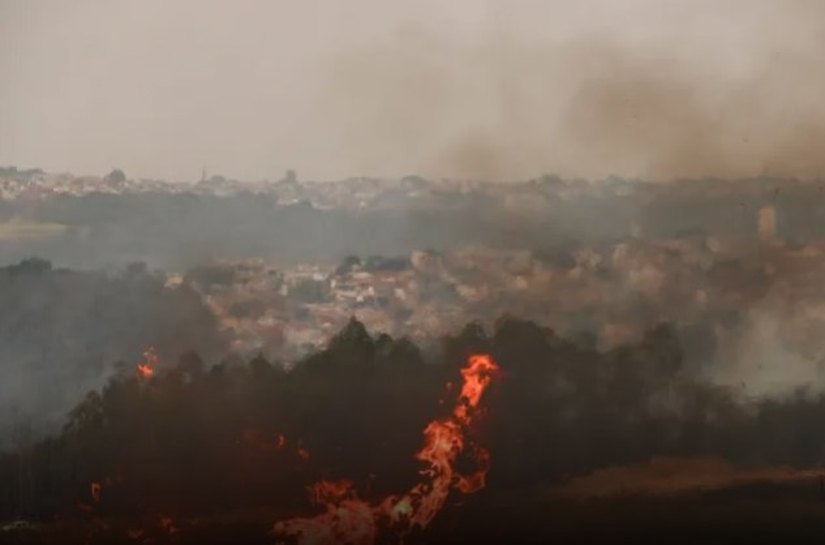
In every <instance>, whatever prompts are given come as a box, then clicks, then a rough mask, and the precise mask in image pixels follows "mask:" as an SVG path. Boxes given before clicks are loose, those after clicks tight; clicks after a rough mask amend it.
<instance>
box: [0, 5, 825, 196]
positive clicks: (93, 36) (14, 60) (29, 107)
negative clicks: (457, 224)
mask: <svg viewBox="0 0 825 545" xmlns="http://www.w3.org/2000/svg"><path fill="white" fill-rule="evenodd" d="M821 5H822V3H819V2H816V1H813V0H811V1H805V0H799V1H785V0H775V1H769V0H727V1H726V0H715V1H710V0H692V1H691V0H623V1H618V0H589V1H587V0H584V1H573V0H570V1H566V2H561V1H550V0H547V1H539V0H484V1H482V0H478V1H472V0H454V1H445V0H442V1H434V0H421V1H416V2H412V1H408V2H402V1H388V0H348V1H334V0H303V1H300V2H299V1H293V2H287V1H279V0H271V1H263V0H232V1H229V0H226V1H213V0H141V1H125V0H74V1H71V2H70V1H66V0H0V74H2V79H0V165H2V164H7V165H8V164H15V165H18V166H24V167H34V166H39V167H43V168H46V169H48V170H55V171H72V172H75V173H78V174H81V173H93V174H102V173H105V172H106V171H108V170H109V169H110V168H112V167H114V166H118V167H121V168H123V169H124V170H125V171H126V172H127V174H130V175H132V176H137V177H158V178H167V179H172V180H192V179H195V178H197V177H199V175H200V170H201V168H202V167H204V166H205V167H207V169H208V170H209V172H212V173H221V174H224V175H227V176H231V177H236V178H241V179H261V178H270V179H277V178H278V177H280V176H281V174H282V173H283V171H284V170H285V169H287V168H294V169H297V170H298V172H299V175H300V176H301V177H302V178H339V177H345V176H350V175H361V174H368V175H381V176H384V175H387V176H393V175H404V174H409V173H414V172H416V173H421V174H425V175H431V176H442V175H443V176H478V177H485V178H491V179H513V178H520V177H529V176H533V175H537V174H540V173H542V172H557V173H561V174H564V175H570V176H575V175H581V176H590V177H595V176H604V175H607V174H611V173H615V174H621V175H630V176H634V175H642V176H652V177H655V178H661V179H666V178H669V177H673V176H680V175H686V176H700V175H704V174H715V175H722V176H735V175H750V174H759V173H763V172H767V173H772V174H788V175H800V176H814V175H820V174H821V173H823V171H825V153H823V151H825V150H823V149H822V144H821V142H823V141H825V139H823V136H825V107H823V104H822V100H823V99H822V97H823V96H825V83H824V81H825V80H824V79H823V77H822V76H821V75H820V74H819V72H821V69H820V68H819V64H820V59H821V58H822V54H823V53H825V48H823V47H822V46H823V44H825V38H823V28H825V18H823V15H825V9H823V8H820V6H821Z"/></svg>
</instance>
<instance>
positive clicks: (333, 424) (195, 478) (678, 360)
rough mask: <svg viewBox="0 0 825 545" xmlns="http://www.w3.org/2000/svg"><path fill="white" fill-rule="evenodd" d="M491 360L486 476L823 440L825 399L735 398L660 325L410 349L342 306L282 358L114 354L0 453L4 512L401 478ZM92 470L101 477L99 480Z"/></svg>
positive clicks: (761, 450) (375, 487) (807, 450)
mask: <svg viewBox="0 0 825 545" xmlns="http://www.w3.org/2000/svg"><path fill="white" fill-rule="evenodd" d="M476 352H488V353H490V354H492V355H493V357H494V358H495V359H496V360H497V361H498V363H499V364H500V366H501V368H502V373H501V376H500V377H499V380H497V381H496V382H494V384H493V385H492V386H491V388H490V390H489V392H488V394H487V396H486V397H485V407H486V409H485V410H486V413H485V414H484V415H483V417H482V418H481V420H480V422H481V424H480V426H479V428H478V429H476V430H474V434H475V437H476V438H477V440H478V441H479V442H480V443H481V444H483V445H485V446H487V447H489V448H490V451H491V455H492V468H491V471H490V474H489V484H488V488H487V489H486V491H485V492H482V493H489V492H490V491H497V490H498V491H500V490H505V489H511V488H517V487H521V486H527V485H532V484H535V483H536V482H552V481H556V480H559V479H562V478H564V477H565V476H566V475H574V474H580V473H584V472H586V471H589V470H592V469H593V468H596V467H601V466H606V465H611V464H623V463H630V462H635V461H643V460H646V459H648V458H649V457H651V456H654V455H663V454H674V455H675V454H678V455H702V454H717V455H722V456H725V457H727V458H728V459H730V460H731V461H734V462H740V463H747V462H773V463H780V462H781V463H790V464H799V465H810V464H814V463H817V462H821V461H822V460H821V457H822V454H823V453H825V432H823V431H822V423H823V422H825V401H823V399H822V398H820V397H813V396H806V395H804V394H800V395H799V396H797V397H795V398H794V399H789V400H785V401H784V402H773V403H762V404H758V405H743V404H740V403H737V402H736V401H735V400H734V398H733V397H732V396H731V394H730V393H729V392H727V391H725V390H724V389H720V388H717V387H714V386H711V385H708V384H702V383H699V382H696V381H695V380H693V379H691V378H689V377H688V376H687V375H686V373H685V372H684V369H683V368H682V350H681V347H680V346H679V343H678V341H677V337H676V336H675V334H674V333H673V332H672V330H671V329H670V328H669V327H667V326H660V327H658V328H656V329H654V330H652V331H650V332H649V334H648V335H647V336H646V337H645V338H644V339H643V340H642V341H641V342H640V343H638V344H635V345H631V346H625V347H622V348H619V349H616V350H613V351H611V352H607V353H600V352H597V351H595V350H594V349H592V348H591V347H590V346H589V345H587V344H578V343H576V342H574V341H571V340H566V339H563V338H560V337H558V336H557V335H555V334H554V333H553V332H552V331H550V330H548V329H545V328H542V327H540V326H538V325H536V324H534V323H531V322H526V321H522V320H519V319H515V318H503V319H501V320H500V321H499V322H498V323H497V324H496V326H495V328H494V329H493V331H490V332H485V331H484V330H483V329H482V328H481V327H479V326H478V325H475V324H470V325H468V326H467V327H466V328H465V329H464V330H463V331H461V332H460V333H459V334H457V335H452V336H447V337H445V338H444V339H443V341H442V345H441V351H440V353H439V355H438V356H431V357H426V358H425V357H424V356H423V355H422V353H421V352H420V351H419V350H418V349H417V347H416V346H415V345H413V344H412V343H410V342H409V341H407V340H404V339H393V338H390V337H388V336H385V335H382V336H378V337H374V336H371V335H370V334H369V333H368V332H367V331H366V330H365V328H364V326H363V325H362V324H360V323H359V322H357V321H354V320H353V321H351V322H350V323H349V324H348V325H347V326H346V327H345V328H344V329H343V330H342V331H341V332H340V333H339V334H338V335H337V336H336V337H334V338H333V340H332V341H331V342H330V344H329V346H328V347H327V348H326V349H325V350H323V351H321V352H319V353H317V354H314V355H312V356H310V357H308V358H306V359H305V360H304V361H301V362H299V363H297V364H296V365H295V366H294V368H292V369H290V370H286V369H284V367H283V366H281V365H280V364H278V363H277V362H268V361H266V360H264V359H263V358H260V357H258V358H255V359H253V360H252V361H249V362H239V361H229V360H227V361H224V362H222V363H220V364H218V365H215V366H211V367H209V366H207V365H206V364H205V363H204V361H202V360H201V359H200V358H199V357H198V356H197V355H195V354H193V353H189V354H186V355H184V356H182V357H181V358H180V359H179V361H178V362H176V363H175V364H174V365H172V364H170V363H167V362H161V363H160V364H159V365H158V369H157V372H156V374H155V376H153V377H149V378H147V377H141V376H138V375H137V374H136V373H135V372H134V370H125V371H123V373H122V374H121V375H119V376H117V377H115V378H113V379H112V380H111V381H110V382H109V384H108V385H107V386H106V387H105V388H103V389H102V390H101V391H99V392H97V391H95V392H91V393H89V395H88V396H87V397H86V399H85V400H84V401H83V402H82V403H80V404H79V405H78V406H77V407H76V408H75V409H74V410H73V411H72V412H71V414H70V415H69V417H68V420H67V422H66V425H65V428H64V430H63V432H62V433H60V434H59V435H57V436H55V437H53V438H50V439H47V440H44V441H42V442H40V443H37V444H35V445H33V446H30V447H28V448H24V449H20V450H17V451H12V452H7V453H5V454H3V455H2V457H0V518H8V517H12V516H32V517H49V516H52V515H56V514H66V513H76V512H77V509H78V502H80V508H81V509H85V510H94V512H96V513H100V514H110V515H115V514H142V513H146V512H149V511H152V512H158V511H160V512H174V513H178V514H184V513H203V514H208V513H215V512H221V511H224V510H227V509H230V508H231V509H239V508H240V509H242V508H253V507H257V506H267V507H280V508H282V509H283V510H284V512H305V511H306V510H308V509H310V503H309V499H308V498H307V494H306V490H305V487H306V486H307V485H308V484H310V483H312V482H315V481H316V480H318V479H340V478H347V479H351V480H352V481H354V482H355V483H356V486H357V487H358V488H359V490H360V491H361V492H362V494H363V495H364V496H380V495H384V494H385V493H391V492H396V491H398V490H404V489H406V488H407V487H408V486H409V485H410V484H411V483H412V482H414V481H415V480H416V471H417V469H419V467H418V466H417V464H416V462H415V460H414V459H413V453H414V452H415V451H416V450H417V449H418V448H419V447H420V446H421V437H422V436H421V430H422V429H423V428H424V426H425V424H426V423H427V422H429V421H430V420H431V419H433V418H435V417H438V416H439V415H442V414H444V412H445V411H447V410H449V409H450V407H451V405H452V402H453V401H454V399H453V396H454V395H455V393H456V392H455V390H454V389H453V390H450V388H448V387H447V384H448V383H452V384H453V385H457V384H460V374H459V369H460V367H461V366H462V365H463V364H464V361H465V358H466V356H467V355H468V354H471V353H476ZM92 483H97V484H99V485H100V488H99V489H98V492H94V491H93V490H92Z"/></svg>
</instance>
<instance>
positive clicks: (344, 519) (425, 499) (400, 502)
mask: <svg viewBox="0 0 825 545" xmlns="http://www.w3.org/2000/svg"><path fill="white" fill-rule="evenodd" d="M497 370H498V365H496V363H495V362H494V361H493V360H492V358H491V357H490V356H489V355H486V354H483V355H474V356H470V358H469V362H468V363H467V366H466V367H464V368H463V369H462V370H461V375H462V377H463V379H464V384H463V386H462V388H461V394H460V395H459V398H458V402H457V403H456V406H455V408H454V409H453V412H452V414H451V415H450V416H449V417H447V418H444V419H441V420H434V421H433V422H430V424H429V425H427V427H426V428H425V429H424V437H425V444H424V447H423V448H422V449H421V450H420V451H419V452H418V453H417V454H416V458H417V459H418V460H421V461H423V462H426V468H425V469H423V470H422V471H421V475H422V476H424V477H426V478H427V480H425V481H422V482H420V483H418V484H416V485H415V486H414V487H413V488H412V489H410V490H409V491H408V492H407V493H406V494H404V495H402V496H390V497H388V498H386V499H384V500H383V501H381V502H379V503H377V504H369V503H367V502H366V501H362V500H359V499H358V497H357V495H356V494H355V491H354V490H353V489H352V484H351V483H349V482H348V481H339V482H328V481H322V482H320V483H317V484H316V485H314V486H313V487H311V488H310V491H311V492H312V493H313V494H314V498H315V499H316V501H317V502H319V503H324V504H325V505H326V512H324V513H322V514H320V515H318V516H316V517H313V518H294V519H290V520H285V521H282V522H278V523H276V524H275V526H274V527H273V529H272V532H273V533H274V534H276V535H279V536H292V537H294V538H295V539H296V540H297V542H298V543H299V544H302V545H309V544H312V545H327V544H329V545H338V544H348V545H372V544H373V543H375V541H376V539H377V537H378V532H379V525H380V523H384V524H387V525H388V526H389V527H390V529H392V530H393V531H395V532H396V533H397V534H399V535H405V534H407V533H409V532H410V531H411V530H412V529H413V528H415V527H418V528H421V529H423V528H426V527H427V525H429V523H430V522H431V521H432V520H433V518H434V517H435V516H436V514H438V512H439V511H440V510H441V508H442V507H443V506H444V504H445V502H446V500H447V497H448V496H449V493H450V490H451V489H453V488H455V489H457V490H459V491H460V492H462V493H465V494H469V493H472V492H475V491H477V490H479V489H481V488H483V487H484V486H485V484H486V483H485V479H486V475H487V470H488V468H489V463H490V455H489V452H488V451H487V450H486V449H483V448H477V449H475V451H474V454H475V458H476V462H477V463H478V465H479V467H480V469H479V470H478V471H477V472H475V473H473V474H472V475H469V476H462V475H459V474H458V473H457V472H456V471H455V469H454V468H453V463H454V462H455V460H456V458H457V457H458V455H459V454H460V453H461V452H462V451H463V450H464V446H465V440H464V429H465V428H466V427H467V426H469V425H470V424H471V422H472V417H473V415H474V414H475V413H476V409H477V408H478V405H479V402H480V401H481V396H482V394H483V393H484V390H485V389H486V388H487V386H488V385H489V384H490V380H491V379H492V375H493V373H495V372H496V371H497Z"/></svg>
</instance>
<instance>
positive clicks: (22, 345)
mask: <svg viewBox="0 0 825 545" xmlns="http://www.w3.org/2000/svg"><path fill="white" fill-rule="evenodd" d="M0 306H2V309H3V311H2V313H1V314H0V346H2V348H0V365H2V371H0V415H2V416H0V444H2V445H3V446H4V447H7V446H10V443H11V442H12V441H13V440H14V438H15V437H19V438H22V437H23V436H22V435H20V434H22V433H24V432H25V433H26V434H27V436H28V437H29V439H31V438H32V437H36V436H38V435H42V434H43V433H44V432H46V431H53V430H55V429H59V427H60V426H62V425H63V421H64V418H65V414H66V411H67V410H68V409H70V408H71V407H72V406H74V405H75V403H76V400H77V398H78V397H79V396H83V395H85V392H87V391H89V390H90V389H95V388H98V387H100V386H101V385H102V384H103V383H105V381H106V379H107V377H109V376H111V375H113V374H114V373H116V372H117V369H118V362H121V363H120V367H121V369H122V368H123V365H124V361H128V364H129V365H128V367H127V368H128V369H129V370H130V371H131V370H133V369H134V363H133V362H134V361H137V360H138V359H139V358H142V357H143V352H144V350H146V349H147V348H148V347H149V346H155V348H156V349H157V350H158V351H159V353H162V354H165V355H167V357H168V356H170V355H172V354H174V355H178V354H180V353H182V352H184V351H186V350H190V349H197V350H199V351H202V353H204V354H216V353H218V352H219V351H223V350H225V344H224V342H223V341H222V339H221V336H220V334H219V332H218V331H217V324H216V322H215V319H214V317H213V316H212V315H211V314H210V313H209V312H208V311H207V310H206V308H205V307H204V305H203V302H202V301H201V299H200V297H199V296H198V295H197V294H196V293H195V292H193V291H192V290H190V289H187V288H167V287H165V286H164V278H163V277H162V276H159V275H158V274H156V273H153V272H150V271H148V270H147V269H146V267H145V266H143V265H140V264H135V265H132V266H129V267H126V268H125V269H123V270H120V271H117V272H111V273H107V272H102V271H96V272H82V271H73V270H68V269H61V268H54V267H52V265H51V263H50V262H48V261H45V260H42V259H39V258H31V259H26V260H24V261H21V262H20V263H18V264H16V265H10V266H7V267H3V268H0Z"/></svg>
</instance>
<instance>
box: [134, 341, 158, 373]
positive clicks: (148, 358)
mask: <svg viewBox="0 0 825 545" xmlns="http://www.w3.org/2000/svg"><path fill="white" fill-rule="evenodd" d="M143 358H144V361H143V362H141V363H139V364H138V365H137V369H136V372H137V375H138V377H140V378H142V379H150V378H152V377H153V376H155V368H156V367H157V364H158V356H157V354H156V353H155V349H154V348H153V347H151V346H150V347H149V348H147V349H146V351H145V352H144V353H143Z"/></svg>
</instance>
